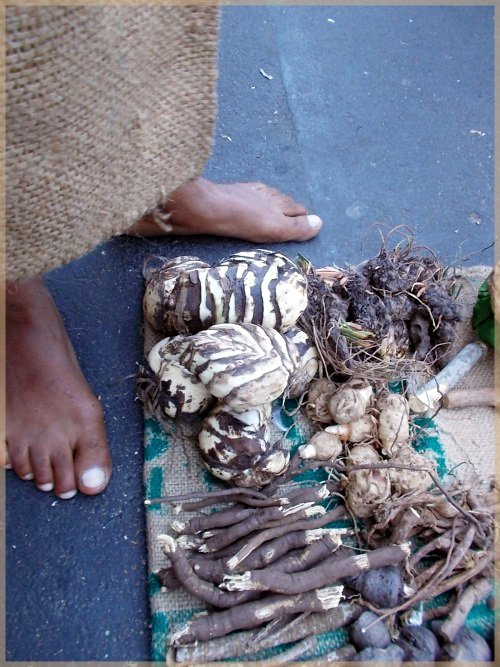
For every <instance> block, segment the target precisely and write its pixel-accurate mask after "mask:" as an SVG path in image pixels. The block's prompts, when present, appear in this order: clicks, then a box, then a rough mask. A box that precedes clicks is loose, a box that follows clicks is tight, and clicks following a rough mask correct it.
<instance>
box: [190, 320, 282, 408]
mask: <svg viewBox="0 0 500 667" xmlns="http://www.w3.org/2000/svg"><path fill="white" fill-rule="evenodd" d="M289 345H290V341H289V342H288V344H287V342H286V340H285V338H284V337H283V336H282V335H281V334H280V333H278V332H277V331H274V330H272V329H264V328H262V327H260V326H257V325H256V324H217V325H215V326H212V327H210V329H207V330H206V331H200V332H199V333H197V334H196V335H194V336H192V337H191V339H190V347H189V354H186V355H184V356H183V357H181V363H183V364H184V365H185V366H186V368H187V369H188V370H189V371H190V372H192V373H193V374H194V375H196V376H197V377H198V378H199V379H200V380H201V382H203V384H204V385H205V386H206V388H207V389H208V391H209V392H210V393H211V394H212V395H213V396H215V397H216V398H218V399H220V400H221V401H223V402H224V403H225V404H226V405H227V406H229V407H230V408H231V409H232V410H235V411H238V412H245V411H247V410H249V409H250V408H253V407H255V406H259V405H263V404H264V403H271V402H272V401H273V400H274V399H275V398H278V396H281V395H282V394H283V392H284V391H285V388H286V386H287V383H288V381H289V378H290V375H291V373H292V372H293V371H294V370H295V362H294V360H293V359H291V358H290V353H289Z"/></svg>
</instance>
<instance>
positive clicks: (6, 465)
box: [3, 463, 12, 470]
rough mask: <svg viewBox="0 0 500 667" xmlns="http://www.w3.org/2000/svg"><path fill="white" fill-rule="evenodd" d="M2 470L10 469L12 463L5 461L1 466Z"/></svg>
mask: <svg viewBox="0 0 500 667" xmlns="http://www.w3.org/2000/svg"><path fill="white" fill-rule="evenodd" d="M3 469H4V470H12V463H6V464H5V465H4V467H3Z"/></svg>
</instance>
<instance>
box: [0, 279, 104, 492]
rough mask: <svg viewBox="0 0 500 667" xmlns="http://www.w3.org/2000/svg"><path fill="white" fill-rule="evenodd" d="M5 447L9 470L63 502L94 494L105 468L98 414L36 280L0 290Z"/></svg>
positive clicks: (5, 463)
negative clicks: (0, 301) (2, 298)
mask: <svg viewBox="0 0 500 667" xmlns="http://www.w3.org/2000/svg"><path fill="white" fill-rule="evenodd" d="M6 315H7V327H6V343H7V345H6V347H7V362H6V370H7V373H6V386H7V429H6V432H7V433H6V435H7V438H6V439H7V451H6V452H5V453H4V454H3V458H4V460H3V461H1V460H0V464H3V466H4V467H8V468H14V471H15V472H16V474H17V475H18V476H19V477H20V478H21V479H25V480H31V479H33V480H34V482H35V484H36V486H37V487H38V488H39V489H40V490H41V491H52V490H53V491H54V493H55V494H56V495H57V496H59V497H60V498H63V499H65V500H66V499H68V498H71V497H73V496H74V495H75V494H76V493H77V491H80V492H81V493H85V494H87V495H93V494H96V493H100V492H101V491H103V489H104V488H105V487H106V485H107V483H108V481H109V477H110V473H111V458H110V455H109V451H108V447H107V443H106V434H105V431H104V422H103V414H102V409H101V405H100V403H99V401H98V400H97V398H96V397H95V396H94V395H93V394H92V391H91V390H90V387H89V386H88V384H87V382H86V381H85V378H84V377H83V375H82V373H81V371H80V367H79V366H78V361H77V359H76V356H75V353H74V351H73V348H72V346H71V343H70V341H69V338H68V336H67V334H66V330H65V328H64V324H63V322H62V320H61V317H60V315H59V313H58V311H57V308H56V305H55V303H54V301H53V300H52V297H51V296H50V294H49V292H48V290H47V289H46V287H45V286H44V284H43V282H42V280H41V279H39V278H35V279H32V280H29V281H26V282H23V283H11V284H9V285H8V287H7V303H6Z"/></svg>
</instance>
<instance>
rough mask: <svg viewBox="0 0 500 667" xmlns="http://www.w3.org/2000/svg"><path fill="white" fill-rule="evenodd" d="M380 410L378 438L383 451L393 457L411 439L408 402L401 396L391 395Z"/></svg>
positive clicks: (379, 405)
mask: <svg viewBox="0 0 500 667" xmlns="http://www.w3.org/2000/svg"><path fill="white" fill-rule="evenodd" d="M378 408H379V410H380V414H379V418H378V437H379V440H380V444H381V447H382V451H383V452H384V453H385V454H388V455H391V454H394V453H395V452H396V451H397V450H398V449H399V448H400V447H402V446H403V445H405V444H406V443H407V442H408V440H409V439H410V426H409V407H408V401H407V400H406V398H405V397H404V396H401V395H400V394H389V395H388V396H387V397H386V398H385V399H384V400H382V401H379V404H378Z"/></svg>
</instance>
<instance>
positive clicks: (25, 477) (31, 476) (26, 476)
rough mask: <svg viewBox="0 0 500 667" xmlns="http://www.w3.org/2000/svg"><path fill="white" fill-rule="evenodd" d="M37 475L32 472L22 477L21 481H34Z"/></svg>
mask: <svg viewBox="0 0 500 667" xmlns="http://www.w3.org/2000/svg"><path fill="white" fill-rule="evenodd" d="M34 477H35V475H34V474H33V473H32V472H29V473H28V474H27V475H24V476H23V477H21V479H25V480H26V481H29V480H30V479H33V478H34Z"/></svg>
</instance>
